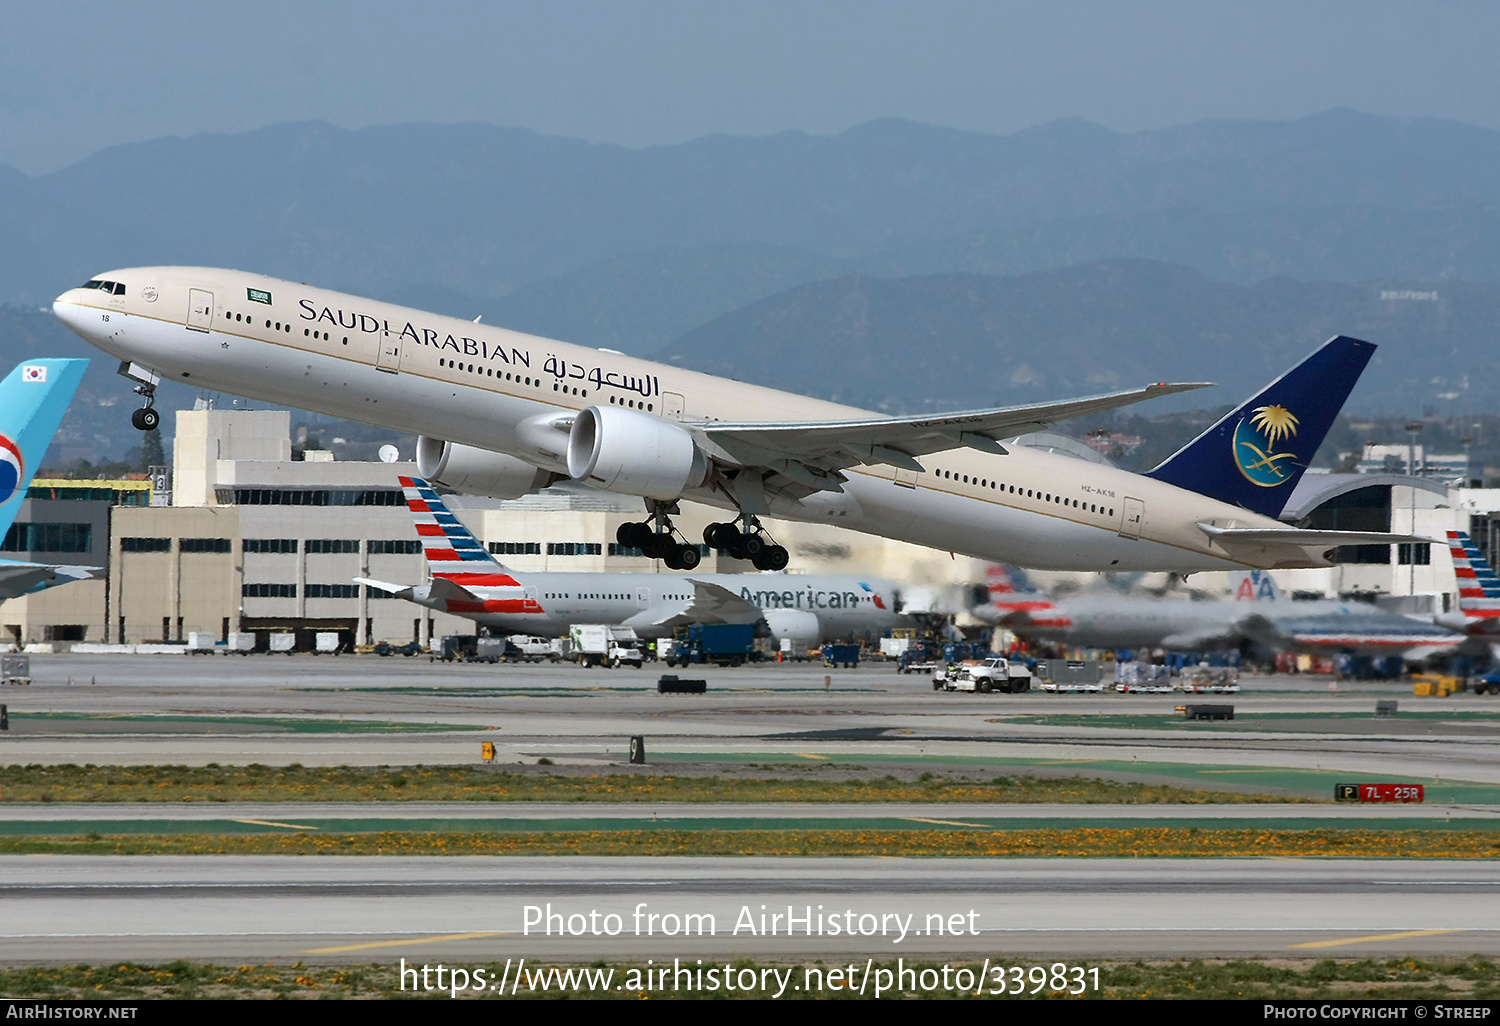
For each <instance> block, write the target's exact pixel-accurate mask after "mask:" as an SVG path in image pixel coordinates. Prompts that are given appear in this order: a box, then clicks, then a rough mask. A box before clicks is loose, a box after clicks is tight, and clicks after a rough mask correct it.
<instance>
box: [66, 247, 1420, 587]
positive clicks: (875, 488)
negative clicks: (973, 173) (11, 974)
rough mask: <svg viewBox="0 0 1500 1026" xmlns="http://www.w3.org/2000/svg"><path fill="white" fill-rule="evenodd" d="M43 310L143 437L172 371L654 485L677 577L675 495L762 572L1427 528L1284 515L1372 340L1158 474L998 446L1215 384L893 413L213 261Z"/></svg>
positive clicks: (479, 476)
mask: <svg viewBox="0 0 1500 1026" xmlns="http://www.w3.org/2000/svg"><path fill="white" fill-rule="evenodd" d="M53 309H54V311H55V312H56V314H57V316H58V317H59V318H61V319H62V320H63V322H64V323H66V324H67V325H68V326H69V327H70V328H72V329H73V330H74V331H76V332H77V333H78V334H79V335H81V336H83V337H84V338H85V339H87V340H88V341H89V342H91V343H93V344H94V345H95V346H97V347H99V348H100V349H102V350H104V351H105V352H107V353H109V354H110V355H112V356H114V357H116V358H118V359H119V360H120V361H121V362H120V373H121V374H123V375H125V376H126V377H128V378H131V379H133V380H135V381H136V382H137V387H136V391H137V392H139V393H141V394H142V395H143V396H144V397H145V403H146V404H145V406H144V407H142V408H141V409H138V410H137V411H136V412H135V415H134V417H133V418H132V421H133V423H134V424H135V426H136V427H138V428H141V429H143V430H144V429H149V428H151V427H154V426H155V425H156V423H157V421H158V418H159V414H158V413H157V412H156V410H155V409H153V408H152V402H153V397H154V394H155V389H156V386H157V384H158V383H159V382H160V381H161V380H162V379H164V378H171V379H173V380H175V381H180V382H182V383H184V384H188V385H195V386H198V387H201V388H205V389H213V390H218V391H223V392H229V393H232V394H235V395H242V396H249V397H251V398H255V399H261V400H265V401H268V402H275V403H281V404H287V405H291V406H297V407H300V408H302V409H306V410H316V411H318V412H320V413H325V414H329V415H331V416H335V417H345V418H348V419H351V420H358V421H364V422H366V423H371V424H379V425H383V426H385V427H389V428H393V429H396V430H399V431H406V432H412V433H415V434H418V435H420V436H421V438H420V441H419V443H418V449H417V468H418V472H419V474H420V475H421V476H422V477H424V478H426V479H428V480H430V481H433V482H435V483H437V484H439V485H442V486H444V487H448V488H452V489H454V490H457V491H465V492H475V493H480V494H484V495H492V496H496V497H501V498H507V497H517V496H520V495H524V494H527V493H529V492H532V491H535V490H537V489H539V488H543V487H546V486H547V485H548V484H550V483H552V482H554V481H557V480H559V479H561V478H564V477H571V478H573V479H575V480H578V481H582V482H585V483H586V484H588V485H590V486H593V487H595V488H599V489H603V490H606V491H612V492H619V493H624V494H628V495H636V496H640V497H641V498H642V499H644V500H645V505H646V511H647V519H646V520H644V521H640V522H634V523H630V524H625V525H622V527H621V529H620V534H619V538H618V540H619V541H620V543H621V544H625V545H632V546H637V547H639V548H642V549H643V550H646V551H647V552H649V553H650V554H652V555H653V556H655V557H657V558H660V559H662V560H663V561H664V562H665V563H666V564H667V565H668V566H669V567H672V568H674V569H687V570H691V569H693V568H694V567H696V566H697V564H698V561H699V558H700V556H699V552H698V549H697V547H696V545H694V544H691V543H690V542H689V541H688V540H686V539H683V538H681V537H680V536H679V535H678V534H677V532H676V530H675V528H674V527H673V525H672V519H671V518H672V515H673V514H674V513H675V512H676V510H677V506H676V503H677V502H678V500H680V499H690V500H693V501H697V502H702V503H706V504H708V505H711V506H717V507H719V508H722V509H726V510H732V511H733V512H734V514H735V516H734V519H733V520H732V521H729V522H726V523H717V524H711V525H710V526H709V527H708V528H707V529H706V531H705V532H704V541H705V542H706V543H707V544H709V545H710V546H713V547H714V548H718V549H721V550H723V551H727V552H729V553H730V554H732V555H736V556H739V557H741V558H749V559H752V560H753V561H754V562H755V565H756V566H757V567H758V568H760V569H764V570H776V569H781V568H782V567H784V566H785V565H786V561H787V553H786V550H785V549H784V548H782V547H781V546H779V545H776V544H775V543H774V542H773V541H772V540H771V539H770V538H769V537H768V536H767V535H766V533H765V530H764V527H763V526H762V524H761V521H760V518H761V517H763V516H776V517H783V518H786V519H791V520H803V521H814V522H821V523H832V524H838V525H840V526H843V527H848V528H852V529H854V530H857V531H863V532H866V533H869V534H876V535H882V536H885V537H888V538H897V539H901V540H903V541H909V542H915V543H917V544H919V545H927V546H931V547H933V548H936V549H940V550H947V551H951V552H963V553H966V554H968V555H972V556H978V557H980V558H984V559H989V560H992V561H995V562H1004V563H1014V564H1018V565H1022V566H1030V567H1037V568H1047V569H1058V570H1121V571H1123V570H1164V571H1175V572H1181V573H1188V572H1192V571H1197V570H1225V569H1229V570H1232V569H1236V568H1246V567H1261V568H1272V567H1311V566H1327V565H1330V563H1331V561H1332V557H1333V555H1334V550H1335V548H1336V547H1337V546H1340V545H1357V544H1388V543H1392V542H1398V541H1412V540H1416V541H1423V540H1426V539H1420V538H1416V539H1413V538H1409V537H1407V536H1405V535H1402V536H1396V535H1389V534H1373V533H1364V532H1350V531H1313V530H1302V529H1297V528H1293V527H1289V526H1288V525H1286V524H1283V523H1281V522H1280V521H1278V520H1277V519H1276V517H1277V516H1278V515H1279V514H1280V513H1281V510H1282V508H1283V507H1284V506H1285V504H1286V500H1287V498H1288V496H1290V495H1291V491H1292V488H1293V486H1294V485H1295V484H1296V482H1297V480H1298V479H1299V478H1300V477H1301V475H1302V472H1303V470H1304V469H1305V467H1306V466H1307V463H1308V462H1309V461H1310V460H1311V458H1312V456H1313V453H1314V452H1315V451H1316V450H1317V448H1318V444H1319V443H1320V442H1321V441H1322V439H1323V436H1324V434H1326V432H1327V430H1328V427H1329V425H1330V424H1331V423H1332V421H1333V418H1334V417H1335V416H1336V415H1337V413H1338V410H1339V408H1340V407H1341V406H1342V405H1343V402H1344V400H1345V399H1346V398H1347V397H1348V395H1349V392H1350V391H1351V390H1352V389H1353V387H1354V383H1355V381H1356V380H1357V379H1358V377H1359V375H1360V373H1361V371H1363V369H1364V367H1365V364H1366V363H1367V362H1368V361H1369V359H1370V355H1371V353H1373V352H1374V349H1375V347H1374V346H1373V345H1371V344H1370V343H1368V342H1361V341H1359V340H1358V339H1353V338H1348V337H1345V336H1338V337H1336V338H1334V339H1331V340H1330V341H1329V342H1327V343H1326V344H1324V345H1323V346H1322V347H1320V348H1319V349H1318V350H1316V351H1315V352H1314V353H1313V354H1312V355H1311V356H1309V357H1308V358H1307V359H1305V360H1304V361H1303V362H1302V363H1301V364H1299V365H1298V366H1297V367H1295V368H1293V369H1292V370H1291V371H1289V372H1288V373H1287V374H1285V375H1283V376H1282V377H1281V378H1278V379H1277V380H1276V381H1274V382H1272V383H1271V384H1270V385H1269V386H1267V387H1266V388H1265V389H1264V390H1263V391H1261V392H1260V393H1259V394H1258V395H1256V396H1255V397H1253V398H1252V399H1250V400H1249V401H1247V402H1246V403H1244V404H1243V405H1241V406H1240V407H1238V408H1237V409H1236V410H1234V411H1233V412H1232V413H1230V414H1229V415H1228V416H1226V417H1225V418H1224V419H1223V420H1221V421H1220V422H1219V423H1217V424H1215V425H1214V426H1213V427H1211V428H1209V429H1208V430H1207V431H1206V432H1204V433H1203V434H1202V435H1201V436H1199V437H1198V438H1197V439H1196V440H1194V441H1193V442H1191V443H1189V444H1188V445H1187V446H1185V447H1184V448H1183V449H1182V450H1180V451H1179V452H1178V453H1177V454H1175V455H1174V456H1172V457H1171V458H1170V459H1168V460H1167V461H1166V462H1164V463H1163V464H1162V465H1161V466H1159V467H1157V468H1156V469H1155V470H1152V471H1151V472H1150V473H1148V474H1143V475H1142V474H1131V473H1127V472H1125V471H1122V470H1117V469H1114V468H1110V467H1104V466H1099V465H1097V464H1093V463H1086V462H1083V461H1080V460H1076V459H1072V458H1070V457H1066V456H1058V455H1055V454H1052V453H1045V452H1040V451H1037V450H1033V449H1028V448H1026V447H1024V446H1021V445H1015V444H1003V443H1002V439H1005V438H1009V437H1011V436H1013V435H1016V434H1020V433H1023V432H1028V431H1032V430H1035V429H1036V428H1038V427H1040V426H1042V425H1046V424H1050V423H1053V422H1056V421H1060V420H1067V419H1069V418H1073V417H1079V416H1086V415H1092V414H1097V413H1100V412H1103V411H1106V410H1112V409H1116V408H1118V407H1121V406H1125V405H1127V404H1130V403H1134V402H1138V401H1140V400H1142V399H1149V398H1152V397H1154V396H1160V395H1167V394H1170V393H1173V392H1179V391H1183V390H1185V389H1190V388H1197V387H1202V386H1199V385H1191V384H1179V385H1169V384H1156V385H1150V386H1147V387H1145V388H1140V389H1136V390H1133V391H1127V392H1118V393H1114V394H1111V395H1104V396H1096V397H1092V398H1084V399H1072V400H1064V401H1061V402H1054V403H1043V404H1038V405H1031V406H1015V407H1002V408H997V409H989V410H978V411H973V412H967V413H950V414H934V415H923V416H914V417H886V416H880V415H877V414H873V413H870V412H867V411H864V410H858V409H853V408H851V407H847V406H840V405H837V404H835V403H830V402H825V401H822V400H819V399H810V398H807V397H805V396H799V395H793V394H791V393H788V392H781V391H777V390H775V389H770V388H763V387H759V386H755V385H747V384H743V383H741V382H737V381H731V380H728V379H724V378H716V377H712V376H709V375H706V374H699V373H696V372H693V371H689V370H683V369H681V368H678V367H670V366H665V365H662V364H655V363H650V362H648V361H646V360H640V359H634V358H632V357H628V356H624V355H622V354H620V353H615V352H611V351H608V350H598V349H588V348H585V347H583V346H576V345H569V344H568V343H565V342H555V341H552V340H550V339H544V338H538V337H535V336H531V335H523V334H520V333H518V332H514V331H507V330H505V329H503V328H497V327H490V326H486V325H481V324H479V323H477V322H469V321H465V320H459V319H455V318H451V317H441V316H438V315H436V314H429V313H422V312H420V311H417V310H410V309H406V308H403V307H399V306H393V305H391V304H388V303H379V302H375V301H373V300H368V299H360V298H358V297H355V296H348V295H343V294H340V293H337V292H329V291H327V290H324V289H317V288H312V287H309V286H307V285H299V284H297V283H294V282H289V281H279V280H276V279H272V278H265V277H261V276H259V275H254V274H246V273H243V272H240V271H228V270H218V269H213V268H206V267H205V268H199V267H137V268H131V269H127V270H119V271H110V272H107V273H105V274H102V275H99V276H98V277H96V278H92V279H90V280H89V281H87V282H86V283H84V284H83V285H82V286H80V287H79V288H75V289H70V290H68V291H67V292H64V293H63V294H62V295H61V296H59V297H58V298H57V300H56V302H55V303H54V304H53ZM789 370H790V368H789Z"/></svg>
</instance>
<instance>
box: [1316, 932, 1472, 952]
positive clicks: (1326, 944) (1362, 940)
mask: <svg viewBox="0 0 1500 1026" xmlns="http://www.w3.org/2000/svg"><path fill="white" fill-rule="evenodd" d="M1444 933H1463V931H1462V930H1408V931H1406V932H1405V933H1377V934H1373V935H1371V936H1369V937H1347V938H1345V939H1343V940H1326V941H1308V942H1307V943H1305V944H1293V945H1292V947H1294V948H1338V947H1343V946H1344V945H1346V944H1366V943H1370V942H1373V941H1388V940H1405V939H1406V938H1408V937H1436V936H1438V935H1439V934H1444Z"/></svg>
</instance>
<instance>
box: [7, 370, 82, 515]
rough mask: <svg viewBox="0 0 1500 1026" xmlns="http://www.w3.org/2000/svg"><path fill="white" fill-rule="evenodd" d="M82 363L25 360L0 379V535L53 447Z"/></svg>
mask: <svg viewBox="0 0 1500 1026" xmlns="http://www.w3.org/2000/svg"><path fill="white" fill-rule="evenodd" d="M88 365H89V362H88V361H87V360H26V361H24V362H23V363H21V364H19V365H17V367H16V369H15V370H13V371H11V372H10V373H9V374H7V375H6V376H5V380H4V381H0V534H4V532H5V531H8V530H9V529H10V525H11V522H12V521H14V520H15V518H16V511H17V510H19V509H20V508H21V500H22V499H23V498H25V496H26V489H27V488H28V487H30V485H31V479H32V477H33V476H34V475H35V474H36V471H37V467H39V466H40V465H41V462H42V458H43V457H44V456H46V454H47V446H49V445H51V444H52V436H53V435H55V434H57V427H58V425H59V424H61V423H62V419H63V414H65V413H67V412H68V404H69V403H70V402H72V401H73V393H74V392H76V391H77V390H78V383H79V382H80V381H82V380H83V372H84V370H86V369H87V368H88Z"/></svg>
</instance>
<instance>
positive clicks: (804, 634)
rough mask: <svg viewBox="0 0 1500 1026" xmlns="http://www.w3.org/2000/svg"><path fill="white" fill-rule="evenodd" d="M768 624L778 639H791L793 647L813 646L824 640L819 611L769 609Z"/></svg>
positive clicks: (766, 617) (766, 618) (804, 647)
mask: <svg viewBox="0 0 1500 1026" xmlns="http://www.w3.org/2000/svg"><path fill="white" fill-rule="evenodd" d="M764 615H765V620H766V626H767V627H768V628H770V630H771V637H773V638H775V639H776V640H777V641H790V642H791V643H792V648H793V649H799V648H801V649H806V648H812V647H813V646H814V645H816V644H817V643H818V642H820V641H822V640H823V625H822V624H821V623H820V622H819V621H818V614H817V613H810V612H808V611H807V610H805V609H767V610H766V611H765V614H764Z"/></svg>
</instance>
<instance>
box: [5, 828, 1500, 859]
mask: <svg viewBox="0 0 1500 1026" xmlns="http://www.w3.org/2000/svg"><path fill="white" fill-rule="evenodd" d="M0 854H6V855H43V854H46V855H745V856H751V855H753V856H783V855H803V856H825V855H870V856H874V855H881V856H888V857H889V856H895V857H903V858H930V857H973V856H989V857H995V858H1006V857H1031V858H1037V857H1040V858H1052V857H1059V858H1061V857H1067V858H1076V857H1094V858H1245V857H1260V858H1285V857H1293V858H1296V857H1312V858H1318V857H1324V858H1381V859H1390V858H1421V859H1493V858H1500V835H1497V834H1496V833H1495V832H1494V831H1486V830H1341V829H1337V828H1329V827H1317V828H1313V829H1307V830H1275V829H1270V830H1268V829H1240V830H1214V829H1199V828H1195V827H1187V828H1180V827H1134V828H1115V827H1103V828H1101V827H1075V828H1068V829H1055V828H1047V829H1040V830H988V829H984V828H959V829H951V830H880V829H855V830H832V829H818V830H672V829H667V830H573V831H567V832H557V831H536V832H530V833H504V834H501V833H473V832H466V833H437V832H427V831H401V830H388V831H382V832H378V833H359V834H335V833H309V832H298V833H296V834H279V833H262V834H205V833H199V834H86V835H83V836H38V835H31V836H9V837H0Z"/></svg>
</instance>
